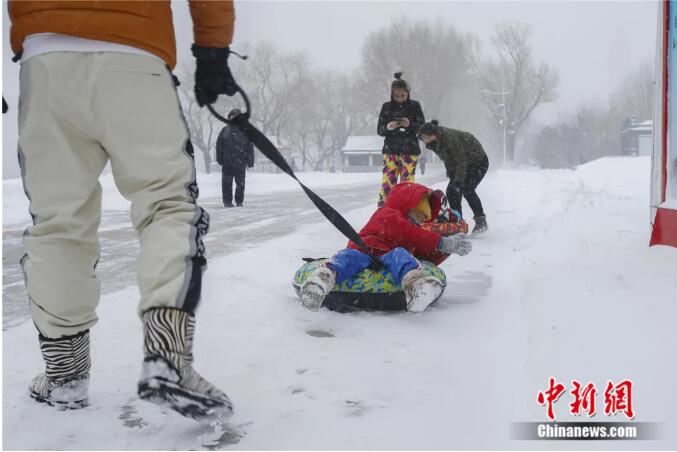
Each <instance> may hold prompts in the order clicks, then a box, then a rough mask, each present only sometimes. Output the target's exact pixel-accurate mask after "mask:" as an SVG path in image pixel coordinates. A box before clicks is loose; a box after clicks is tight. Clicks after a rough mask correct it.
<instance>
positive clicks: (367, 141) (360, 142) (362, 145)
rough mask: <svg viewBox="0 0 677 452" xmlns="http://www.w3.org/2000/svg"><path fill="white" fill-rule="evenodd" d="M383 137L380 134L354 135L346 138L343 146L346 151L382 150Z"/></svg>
mask: <svg viewBox="0 0 677 452" xmlns="http://www.w3.org/2000/svg"><path fill="white" fill-rule="evenodd" d="M383 140H384V138H383V137H380V136H378V135H353V136H349V137H348V139H347V140H346V145H345V146H343V149H342V151H343V152H344V153H349V154H350V153H356V152H367V151H368V152H381V150H382V149H383Z"/></svg>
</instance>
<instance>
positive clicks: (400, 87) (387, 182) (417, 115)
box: [377, 72, 425, 207]
mask: <svg viewBox="0 0 677 452" xmlns="http://www.w3.org/2000/svg"><path fill="white" fill-rule="evenodd" d="M409 92H410V89H409V84H408V83H407V82H406V81H404V80H402V73H401V72H397V73H396V74H395V80H393V83H392V84H391V85H390V101H389V102H386V103H384V104H383V106H382V107H381V114H380V115H379V117H378V128H377V133H378V134H379V135H380V136H382V137H385V140H384V142H383V150H382V153H383V178H382V180H381V192H380V194H379V199H378V207H383V205H384V204H385V202H386V199H387V198H388V193H390V189H391V188H392V187H393V186H394V185H396V184H397V183H398V178H399V182H400V183H401V182H416V162H417V161H418V157H419V155H420V154H421V148H420V146H419V144H418V138H417V136H416V134H417V133H418V129H419V127H421V125H423V123H424V122H425V117H424V116H423V110H422V109H421V104H419V103H418V102H416V101H415V100H412V99H411V98H410V97H409Z"/></svg>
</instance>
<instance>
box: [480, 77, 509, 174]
mask: <svg viewBox="0 0 677 452" xmlns="http://www.w3.org/2000/svg"><path fill="white" fill-rule="evenodd" d="M482 93H483V94H490V95H492V96H501V103H500V104H498V106H499V107H503V119H501V120H500V121H499V124H500V125H501V126H503V162H507V161H508V151H507V147H506V138H507V127H508V114H507V111H506V108H507V107H506V102H505V96H507V95H508V94H510V91H506V90H505V89H504V88H503V87H502V86H501V91H489V90H486V89H483V90H482Z"/></svg>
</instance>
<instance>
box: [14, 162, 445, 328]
mask: <svg viewBox="0 0 677 452" xmlns="http://www.w3.org/2000/svg"><path fill="white" fill-rule="evenodd" d="M331 176H334V177H335V175H331ZM331 176H330V177H331ZM300 177H301V179H303V174H301V175H300ZM372 177H373V179H374V182H372V183H368V184H366V183H364V182H361V183H358V184H356V185H339V186H333V187H325V188H321V189H319V190H317V193H318V194H320V196H322V197H324V199H325V200H326V201H328V202H329V203H330V204H331V205H333V206H334V207H336V208H337V209H338V210H339V211H348V210H351V209H355V208H357V207H362V206H364V205H365V204H367V203H368V202H369V201H372V200H373V201H374V204H375V203H376V198H377V194H378V188H379V183H378V179H379V175H378V174H373V175H372ZM443 177H444V173H443V171H442V170H440V169H439V168H437V169H436V168H431V171H429V172H428V174H427V175H426V176H419V180H420V181H422V182H424V183H434V182H439V181H440V180H442V179H443ZM362 179H364V178H362ZM250 184H252V182H250ZM252 185H253V184H252ZM310 186H311V188H312V184H311V185H310ZM248 188H249V189H250V190H251V189H252V188H253V187H252V186H251V185H249V186H248ZM285 188H287V189H286V190H284V191H281V192H280V193H268V194H263V193H262V194H256V192H260V191H261V190H260V189H259V190H255V194H251V195H247V199H246V202H245V207H244V208H242V209H230V210H228V209H224V208H223V203H222V202H221V198H220V197H219V196H213V195H214V190H203V191H204V192H206V193H207V194H208V196H201V197H200V205H202V206H203V208H205V209H206V210H207V211H208V212H209V215H210V217H211V224H210V230H209V234H207V238H206V246H207V252H208V257H209V258H213V257H217V256H223V255H227V254H230V253H233V252H237V251H242V250H246V249H249V248H251V247H254V246H256V245H257V244H259V243H261V242H263V241H266V240H269V239H271V238H273V237H280V236H283V235H286V234H289V233H291V232H293V231H294V230H296V229H298V227H299V226H301V225H305V224H309V223H314V222H319V221H324V219H323V217H322V216H321V214H320V213H319V212H318V211H317V209H316V208H315V206H314V205H313V204H312V203H311V202H310V201H309V200H308V199H307V198H306V195H305V194H304V193H303V192H302V191H301V190H300V188H299V189H293V190H289V189H288V187H285ZM269 191H271V192H272V191H274V190H269ZM209 195H212V196H209ZM20 196H23V194H20ZM357 226H358V225H356V226H355V227H357ZM23 230H24V228H23V226H20V227H17V226H9V227H6V228H4V230H3V240H2V251H3V264H4V265H3V277H2V285H3V304H2V309H3V329H6V328H9V327H11V326H13V325H16V324H18V323H21V322H23V321H25V320H26V319H27V318H28V316H29V313H28V305H27V303H26V290H25V286H24V281H23V274H22V272H21V267H20V266H19V260H20V259H21V256H22V255H23V253H24V251H23V245H22V235H23ZM99 232H100V240H101V259H100V261H99V264H98V266H97V273H98V275H99V278H100V279H101V285H102V292H103V294H108V293H113V292H117V291H119V290H121V289H124V288H126V287H128V286H133V285H136V262H137V261H138V255H139V245H138V241H137V237H136V233H135V232H134V230H133V229H132V225H131V223H130V220H129V213H128V212H127V211H122V210H104V212H103V216H102V221H101V227H100V228H99ZM207 275H208V276H207V277H209V273H207Z"/></svg>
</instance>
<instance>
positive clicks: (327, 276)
mask: <svg viewBox="0 0 677 452" xmlns="http://www.w3.org/2000/svg"><path fill="white" fill-rule="evenodd" d="M334 285H336V275H334V272H333V271H332V270H331V269H329V268H327V267H324V266H321V267H317V268H316V269H315V270H313V271H312V272H311V274H310V276H309V277H308V279H306V281H305V282H304V283H303V285H302V286H301V301H302V302H303V306H305V307H306V308H308V309H310V310H311V311H319V310H320V308H321V307H322V302H323V301H324V297H326V296H327V294H328V293H329V292H330V291H331V289H333V288H334Z"/></svg>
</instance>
